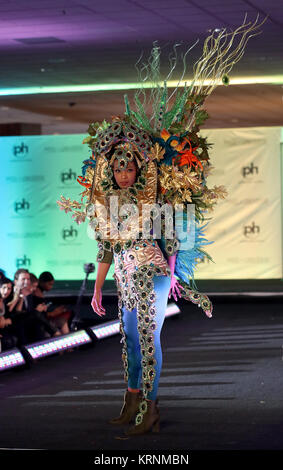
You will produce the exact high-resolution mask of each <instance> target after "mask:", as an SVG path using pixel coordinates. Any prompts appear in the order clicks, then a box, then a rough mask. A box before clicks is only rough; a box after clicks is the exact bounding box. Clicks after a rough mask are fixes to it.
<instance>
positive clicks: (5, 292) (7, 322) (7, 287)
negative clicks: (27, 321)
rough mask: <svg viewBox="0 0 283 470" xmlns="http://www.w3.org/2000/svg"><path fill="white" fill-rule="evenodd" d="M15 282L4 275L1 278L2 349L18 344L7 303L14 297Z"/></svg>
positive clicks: (0, 332)
mask: <svg viewBox="0 0 283 470" xmlns="http://www.w3.org/2000/svg"><path fill="white" fill-rule="evenodd" d="M12 292H13V283H12V281H11V280H10V279H8V278H5V277H4V276H3V277H2V278H1V280H0V351H1V350H2V351H5V350H6V349H11V348H13V347H15V346H16V344H17V335H16V330H15V329H14V328H13V326H12V320H11V318H9V309H8V307H7V303H8V302H9V301H10V300H11V298H12Z"/></svg>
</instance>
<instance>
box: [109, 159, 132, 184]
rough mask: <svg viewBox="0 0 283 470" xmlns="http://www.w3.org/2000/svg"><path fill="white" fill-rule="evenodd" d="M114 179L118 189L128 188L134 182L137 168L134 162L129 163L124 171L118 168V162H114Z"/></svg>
mask: <svg viewBox="0 0 283 470" xmlns="http://www.w3.org/2000/svg"><path fill="white" fill-rule="evenodd" d="M113 173H114V178H115V181H116V183H117V184H118V186H119V188H128V187H129V186H132V185H133V184H134V183H135V181H136V176H137V167H136V165H135V163H134V161H132V162H129V163H128V165H127V168H125V169H124V170H122V169H120V168H118V160H114V168H113Z"/></svg>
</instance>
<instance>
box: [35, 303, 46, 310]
mask: <svg viewBox="0 0 283 470" xmlns="http://www.w3.org/2000/svg"><path fill="white" fill-rule="evenodd" d="M35 310H37V311H38V312H46V310H47V305H46V304H44V303H42V304H38V305H37V306H36V307H35Z"/></svg>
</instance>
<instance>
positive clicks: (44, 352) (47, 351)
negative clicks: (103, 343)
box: [24, 330, 92, 359]
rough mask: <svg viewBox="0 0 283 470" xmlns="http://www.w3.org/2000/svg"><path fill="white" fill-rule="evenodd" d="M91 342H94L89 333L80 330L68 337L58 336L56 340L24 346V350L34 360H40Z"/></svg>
mask: <svg viewBox="0 0 283 470" xmlns="http://www.w3.org/2000/svg"><path fill="white" fill-rule="evenodd" d="M91 342H92V340H91V338H90V336H89V335H88V334H87V332H86V331H84V330H80V331H75V332H74V333H70V334H68V335H64V336H57V337H56V338H54V337H53V338H49V339H46V340H44V341H38V342H37V343H32V344H28V345H26V346H24V348H25V350H26V351H27V352H28V354H29V355H30V356H31V357H32V359H38V358H40V357H45V356H50V355H51V354H56V353H58V352H60V351H64V350H66V349H70V348H75V347H77V346H81V345H82V344H87V343H91Z"/></svg>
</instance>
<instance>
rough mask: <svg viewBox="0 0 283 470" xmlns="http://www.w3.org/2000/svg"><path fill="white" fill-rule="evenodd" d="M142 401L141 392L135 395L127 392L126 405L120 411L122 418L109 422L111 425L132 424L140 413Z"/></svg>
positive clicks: (125, 396)
mask: <svg viewBox="0 0 283 470" xmlns="http://www.w3.org/2000/svg"><path fill="white" fill-rule="evenodd" d="M141 400H142V393H141V391H139V392H137V393H134V392H130V391H129V390H126V391H125V394H124V403H123V406H122V409H121V411H120V416H118V417H117V418H113V419H111V420H110V421H109V423H110V424H127V423H130V422H131V420H132V419H133V418H135V416H136V414H137V413H138V411H139V404H140V402H141Z"/></svg>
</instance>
